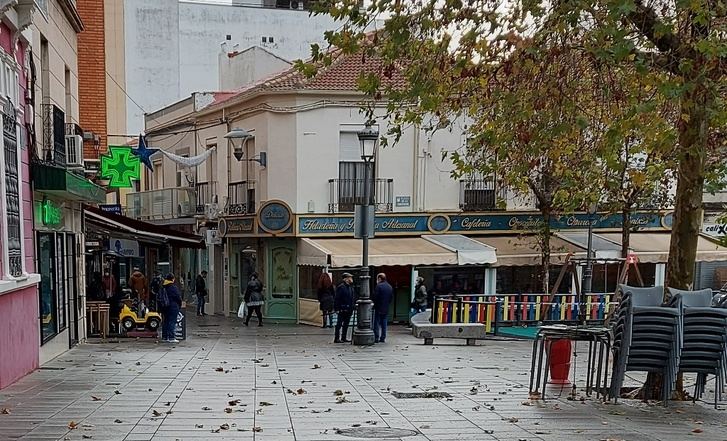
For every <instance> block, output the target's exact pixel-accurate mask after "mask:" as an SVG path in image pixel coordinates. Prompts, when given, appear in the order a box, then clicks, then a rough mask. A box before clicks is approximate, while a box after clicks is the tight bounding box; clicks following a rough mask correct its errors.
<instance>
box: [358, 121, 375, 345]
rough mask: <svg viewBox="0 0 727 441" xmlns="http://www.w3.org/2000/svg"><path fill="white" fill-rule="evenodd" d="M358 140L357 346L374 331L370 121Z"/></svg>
mask: <svg viewBox="0 0 727 441" xmlns="http://www.w3.org/2000/svg"><path fill="white" fill-rule="evenodd" d="M358 140H359V142H360V144H361V159H363V161H364V182H363V186H364V200H363V204H362V205H363V207H361V208H362V209H361V218H360V221H361V224H362V225H361V239H362V241H363V244H362V245H363V250H362V262H361V267H362V268H361V276H360V277H359V278H360V280H361V295H360V296H359V298H358V300H357V301H356V327H355V328H354V330H353V344H355V345H358V346H365V345H372V344H374V331H373V329H371V310H372V308H373V304H372V302H371V294H370V292H369V289H370V281H371V275H370V274H369V235H370V234H373V231H369V230H368V229H369V218H368V217H369V206H370V205H371V180H370V173H369V170H370V169H371V161H373V159H374V156H375V155H376V147H377V146H378V143H379V132H378V130H376V129H374V128H373V127H372V123H371V121H369V122H367V123H366V127H365V128H364V129H363V130H361V131H360V132H358Z"/></svg>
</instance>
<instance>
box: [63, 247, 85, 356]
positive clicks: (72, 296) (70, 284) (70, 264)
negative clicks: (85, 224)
mask: <svg viewBox="0 0 727 441" xmlns="http://www.w3.org/2000/svg"><path fill="white" fill-rule="evenodd" d="M76 247H77V246H76V235H75V234H66V260H65V262H66V291H67V292H68V306H69V308H70V311H71V313H70V314H69V315H70V320H71V323H70V329H71V333H70V337H69V339H70V340H69V342H70V346H73V345H75V344H77V343H78V342H79V341H80V336H79V335H78V322H79V320H80V319H81V317H83V313H82V311H81V307H82V306H83V305H82V303H83V302H81V299H80V298H79V293H78V283H77V281H78V260H77V256H76Z"/></svg>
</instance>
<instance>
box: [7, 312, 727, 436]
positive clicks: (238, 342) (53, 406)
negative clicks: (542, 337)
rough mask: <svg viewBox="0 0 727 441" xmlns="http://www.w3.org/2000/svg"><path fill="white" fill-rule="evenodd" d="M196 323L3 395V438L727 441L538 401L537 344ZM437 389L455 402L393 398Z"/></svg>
mask: <svg viewBox="0 0 727 441" xmlns="http://www.w3.org/2000/svg"><path fill="white" fill-rule="evenodd" d="M191 319H192V320H190V322H191V323H190V329H189V339H188V340H187V341H186V342H182V343H180V344H178V345H175V346H170V345H166V344H162V343H156V342H152V341H148V340H121V341H118V342H107V343H101V342H92V343H89V344H85V345H82V346H79V347H76V348H74V349H73V350H71V351H69V352H68V353H66V354H65V355H63V356H61V357H59V358H58V359H56V360H53V361H52V362H50V363H48V364H47V365H46V366H44V367H43V368H42V369H41V370H39V371H37V372H35V373H33V374H31V375H29V376H27V377H26V378H24V379H22V380H21V381H19V382H18V383H16V384H14V385H12V386H10V387H9V388H7V389H5V390H2V391H0V410H1V409H7V412H9V413H0V440H6V439H7V440H10V439H27V440H39V441H40V440H66V439H68V440H80V439H95V440H127V441H147V440H228V439H235V440H256V441H263V440H275V441H286V440H318V441H328V440H341V441H345V440H350V441H356V440H370V439H383V440H386V439H400V440H404V441H422V440H501V441H510V440H512V441H519V440H528V441H533V440H628V441H656V440H680V441H681V440H685V439H695V440H696V439H704V440H725V441H727V410H725V407H724V406H723V407H722V408H721V409H720V410H714V409H712V408H711V407H710V406H709V405H708V404H705V403H696V404H692V403H671V404H670V405H669V407H667V408H664V407H662V406H660V405H658V404H656V403H641V402H637V401H631V400H625V401H624V400H622V401H619V404H604V403H601V402H599V401H598V400H596V399H595V397H585V396H584V395H583V392H582V391H581V390H578V391H577V393H576V396H575V399H569V394H570V392H571V390H570V388H567V389H562V390H561V389H557V388H551V389H549V390H548V394H549V396H552V399H549V400H548V401H547V402H546V403H543V402H542V401H532V400H529V397H528V392H527V382H528V370H529V368H530V343H529V342H527V341H518V340H506V339H491V340H487V341H482V342H479V343H478V345H477V346H474V347H467V346H464V345H463V344H461V342H458V341H446V342H445V341H442V342H441V343H443V344H437V345H435V346H424V345H422V344H421V341H419V340H417V339H414V338H413V337H411V336H410V335H408V334H407V331H406V330H405V329H404V328H398V327H394V328H391V329H390V334H391V335H390V338H389V340H388V341H387V343H386V344H384V345H376V346H373V347H367V348H357V347H354V346H351V345H345V344H333V343H332V340H333V338H332V336H331V335H330V334H331V332H330V331H329V330H323V329H318V328H312V327H305V326H297V327H294V326H274V325H270V326H266V327H263V328H258V327H250V328H246V327H244V326H241V323H240V322H239V321H238V320H236V319H224V318H216V317H205V318H203V319H201V320H200V321H199V323H198V322H197V321H195V320H193V319H194V317H191ZM437 343H440V342H437ZM579 362H582V361H580V359H579ZM576 372H577V374H578V375H577V379H578V382H577V384H583V383H584V381H583V380H584V378H582V376H581V375H580V374H583V375H585V373H584V372H582V373H579V372H578V368H577V367H576ZM639 379H640V378H638V376H635V377H634V379H633V381H638V380H639ZM709 388H712V389H713V388H714V383H710V385H709ZM425 391H429V392H446V393H448V394H450V397H449V398H396V397H395V396H394V395H393V394H392V392H425ZM706 399H707V400H709V394H708V396H707V397H706ZM71 427H74V428H71ZM340 429H346V431H347V430H349V429H355V430H353V432H354V433H350V434H343V433H340V432H339V430H340ZM387 429H398V430H394V431H388V430H387ZM344 432H345V431H344Z"/></svg>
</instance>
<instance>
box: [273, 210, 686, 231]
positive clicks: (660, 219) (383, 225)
mask: <svg viewBox="0 0 727 441" xmlns="http://www.w3.org/2000/svg"><path fill="white" fill-rule="evenodd" d="M672 220H673V219H672V213H665V212H659V213H647V212H644V213H634V214H633V215H632V216H631V223H632V225H633V226H634V228H636V229H639V230H644V229H645V230H655V229H657V230H668V229H670V228H671V225H672ZM261 221H262V216H261ZM588 223H589V215H588V214H585V213H582V214H581V213H578V214H571V215H565V216H558V217H554V218H552V219H551V221H550V226H551V228H552V229H554V230H582V229H586V228H588ZM542 225H543V219H542V217H541V216H540V215H539V214H537V213H529V214H512V213H472V214H456V215H447V214H434V215H426V214H424V215H420V214H411V215H407V214H402V215H391V214H390V215H377V216H376V220H375V222H374V228H375V230H376V234H377V235H406V234H442V233H459V234H483V233H519V232H528V231H536V230H538V229H539V228H541V227H542ZM593 228H594V229H596V230H617V229H620V228H621V214H603V215H596V216H594V219H593ZM297 232H298V235H300V236H339V235H353V216H315V215H313V216H305V215H304V216H299V217H298V220H297Z"/></svg>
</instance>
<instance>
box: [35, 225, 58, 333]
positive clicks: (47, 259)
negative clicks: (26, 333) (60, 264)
mask: <svg viewBox="0 0 727 441" xmlns="http://www.w3.org/2000/svg"><path fill="white" fill-rule="evenodd" d="M37 260H38V265H37V267H38V272H39V273H40V296H39V297H40V305H39V307H40V336H41V342H42V343H45V342H47V341H48V340H50V339H51V338H52V337H53V336H54V335H56V334H57V333H58V309H57V308H56V290H55V280H56V272H55V271H56V270H55V237H54V234H53V233H38V255H37Z"/></svg>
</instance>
